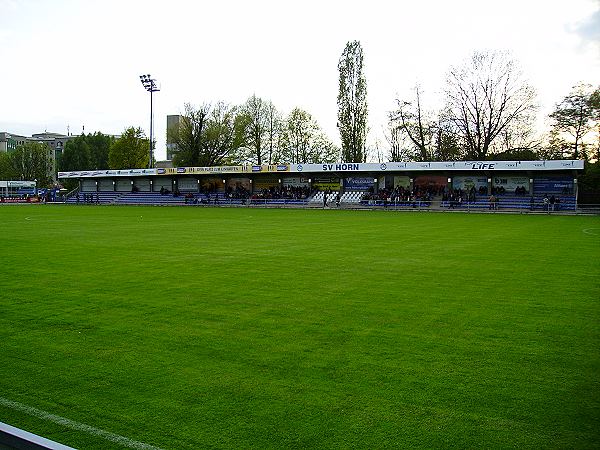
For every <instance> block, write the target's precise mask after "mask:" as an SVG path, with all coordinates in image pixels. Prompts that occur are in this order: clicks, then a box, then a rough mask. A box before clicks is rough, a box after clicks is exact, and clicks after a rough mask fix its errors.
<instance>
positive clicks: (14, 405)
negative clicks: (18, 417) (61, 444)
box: [0, 397, 162, 450]
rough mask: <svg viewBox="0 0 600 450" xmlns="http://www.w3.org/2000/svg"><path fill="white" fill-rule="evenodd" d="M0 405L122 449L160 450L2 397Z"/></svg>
mask: <svg viewBox="0 0 600 450" xmlns="http://www.w3.org/2000/svg"><path fill="white" fill-rule="evenodd" d="M0 405H2V406H6V407H7V408H11V409H14V410H16V411H20V412H23V413H25V414H29V415H30V416H34V417H37V418H38V419H43V420H48V421H49V422H54V423H56V424H58V425H62V426H64V427H67V428H70V429H72V430H76V431H83V432H84V433H88V434H92V435H94V436H97V437H101V438H103V439H106V440H107V441H110V442H114V443H115V444H119V445H122V446H124V447H129V448H135V449H138V450H162V449H160V448H159V447H154V446H152V445H148V444H144V443H143V442H139V441H134V440H133V439H129V438H126V437H125V436H120V435H118V434H114V433H110V432H109V431H104V430H101V429H99V428H94V427H92V426H90V425H86V424H84V423H79V422H75V421H74V420H70V419H66V418H65V417H61V416H57V415H56V414H52V413H49V412H46V411H42V410H41V409H37V408H34V407H33V406H27V405H24V404H23V403H19V402H15V401H13V400H9V399H7V398H4V397H0Z"/></svg>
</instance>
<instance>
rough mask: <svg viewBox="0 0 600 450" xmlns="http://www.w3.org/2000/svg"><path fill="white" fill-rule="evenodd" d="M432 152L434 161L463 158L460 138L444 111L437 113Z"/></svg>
mask: <svg viewBox="0 0 600 450" xmlns="http://www.w3.org/2000/svg"><path fill="white" fill-rule="evenodd" d="M433 152H434V153H433V160H434V161H458V160H460V159H462V158H463V151H462V149H461V146H460V138H459V136H458V135H457V133H456V130H455V128H454V126H453V124H452V121H450V120H448V115H447V113H446V112H445V111H441V112H440V113H439V117H438V123H437V125H436V127H435V144H434V148H433Z"/></svg>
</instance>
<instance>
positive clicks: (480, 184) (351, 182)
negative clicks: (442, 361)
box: [59, 160, 584, 211]
mask: <svg viewBox="0 0 600 450" xmlns="http://www.w3.org/2000/svg"><path fill="white" fill-rule="evenodd" d="M583 164H584V162H583V161H580V160H561V161H489V162H473V161H460V162H457V161H451V162H426V163H393V162H390V163H383V164H379V163H377V164H374V163H364V164H359V163H348V164H346V163H339V164H304V165H302V164H296V165H289V164H278V165H264V166H249V165H244V166H218V167H178V168H172V169H127V170H105V171H93V172H90V171H84V172H60V173H59V178H60V179H77V180H78V181H79V187H78V189H76V190H75V191H73V192H72V193H71V194H70V195H69V196H68V197H67V199H66V203H68V204H89V203H94V204H113V205H163V206H175V205H177V206H179V205H181V206H183V205H188V206H190V205H206V206H207V205H219V206H229V205H231V206H240V205H242V206H275V207H287V206H290V207H325V206H327V207H336V206H338V204H337V202H336V199H337V198H338V196H339V206H340V207H343V208H385V209H428V210H468V211H471V210H474V211H484V210H493V211H498V210H516V211H543V210H550V209H552V210H560V211H572V210H575V209H576V204H577V174H578V171H581V170H582V169H583ZM325 198H326V201H324V199H325ZM550 199H552V201H551V200H550ZM550 203H551V204H552V205H553V206H551V205H550Z"/></svg>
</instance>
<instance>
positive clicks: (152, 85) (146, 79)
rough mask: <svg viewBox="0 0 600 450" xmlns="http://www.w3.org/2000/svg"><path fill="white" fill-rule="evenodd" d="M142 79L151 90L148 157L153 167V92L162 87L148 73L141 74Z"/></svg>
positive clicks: (147, 88)
mask: <svg viewBox="0 0 600 450" xmlns="http://www.w3.org/2000/svg"><path fill="white" fill-rule="evenodd" d="M140 81H141V82H142V85H143V86H144V89H146V90H147V91H148V92H150V154H149V158H148V168H149V169H151V168H152V166H153V164H152V162H153V159H154V136H153V131H154V129H153V122H152V93H153V92H158V91H160V89H159V88H158V86H157V84H156V80H155V79H154V78H152V77H150V74H148V75H140Z"/></svg>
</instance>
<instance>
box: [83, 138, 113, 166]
mask: <svg viewBox="0 0 600 450" xmlns="http://www.w3.org/2000/svg"><path fill="white" fill-rule="evenodd" d="M113 141H114V138H113V137H112V136H107V135H106V134H102V133H100V132H96V133H94V134H91V133H90V134H88V135H87V136H86V142H87V144H88V147H89V150H90V165H91V167H90V169H108V153H109V151H110V146H111V145H112V143H113Z"/></svg>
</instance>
